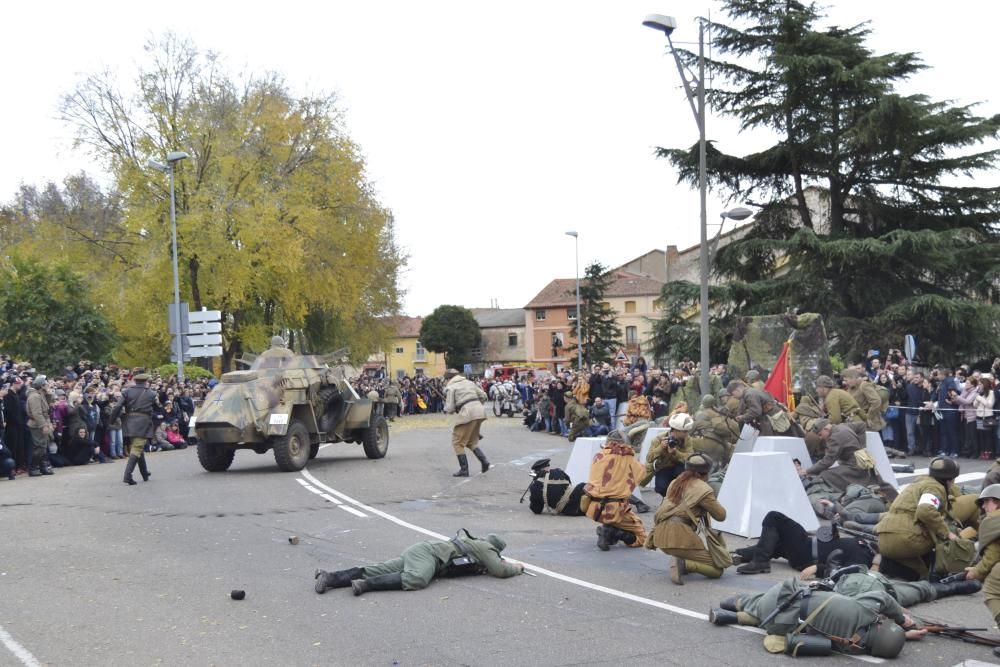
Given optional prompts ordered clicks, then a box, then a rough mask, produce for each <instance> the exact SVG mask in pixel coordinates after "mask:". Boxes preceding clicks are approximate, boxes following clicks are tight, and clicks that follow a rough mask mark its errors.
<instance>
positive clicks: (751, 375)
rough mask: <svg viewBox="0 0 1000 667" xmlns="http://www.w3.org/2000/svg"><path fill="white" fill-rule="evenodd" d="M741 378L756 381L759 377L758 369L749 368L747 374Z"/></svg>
mask: <svg viewBox="0 0 1000 667" xmlns="http://www.w3.org/2000/svg"><path fill="white" fill-rule="evenodd" d="M743 379H744V380H746V381H747V382H756V381H757V380H759V379H760V371H755V370H749V371H747V374H746V375H744V376H743Z"/></svg>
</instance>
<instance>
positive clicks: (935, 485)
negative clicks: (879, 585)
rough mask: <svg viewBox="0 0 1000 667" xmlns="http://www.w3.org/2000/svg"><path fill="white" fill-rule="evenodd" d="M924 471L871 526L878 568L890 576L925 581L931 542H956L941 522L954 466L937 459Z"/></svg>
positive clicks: (955, 537)
mask: <svg viewBox="0 0 1000 667" xmlns="http://www.w3.org/2000/svg"><path fill="white" fill-rule="evenodd" d="M928 472H929V474H928V475H925V476H922V477H918V478H917V480H916V481H915V482H913V483H912V484H910V485H909V486H907V487H906V488H905V489H904V490H903V491H902V493H900V494H899V496H898V497H897V498H896V500H894V501H893V503H892V505H891V506H890V507H889V511H888V512H887V513H886V514H885V516H884V517H882V520H881V521H879V522H878V525H876V526H875V532H876V534H878V547H879V553H881V554H882V569H883V570H884V571H886V572H891V574H892V576H894V577H897V576H898V577H899V578H906V579H910V580H914V579H926V578H927V575H928V573H929V572H930V568H929V562H930V559H929V556H931V555H932V554H933V551H934V543H935V540H936V541H938V542H943V541H944V540H957V539H959V538H958V535H956V534H955V533H954V532H952V531H951V530H949V528H948V524H947V522H946V521H945V519H946V517H947V515H948V512H949V509H950V505H949V502H950V498H951V497H952V496H953V495H954V492H953V487H954V485H953V481H954V479H955V478H956V477H958V472H959V468H958V463H956V462H955V461H954V460H952V459H950V458H948V457H946V456H939V457H936V458H934V459H932V460H931V462H930V465H929V466H928ZM897 571H898V574H897Z"/></svg>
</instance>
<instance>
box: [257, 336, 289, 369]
mask: <svg viewBox="0 0 1000 667" xmlns="http://www.w3.org/2000/svg"><path fill="white" fill-rule="evenodd" d="M294 356H295V353H294V352H292V351H291V350H289V349H288V348H287V347H285V339H284V338H282V337H281V336H272V337H271V347H269V348H267V349H266V350H264V351H263V352H261V353H260V355H259V356H258V357H257V360H258V361H261V360H263V361H264V362H266V363H261V364H260V365H261V366H263V367H265V368H277V367H278V366H280V365H281V360H282V359H291V358H292V357H294ZM269 360H274V361H269Z"/></svg>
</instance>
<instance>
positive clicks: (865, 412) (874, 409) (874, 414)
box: [850, 380, 885, 431]
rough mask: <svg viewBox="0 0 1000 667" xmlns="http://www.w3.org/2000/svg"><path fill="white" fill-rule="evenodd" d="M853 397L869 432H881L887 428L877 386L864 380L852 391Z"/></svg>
mask: <svg viewBox="0 0 1000 667" xmlns="http://www.w3.org/2000/svg"><path fill="white" fill-rule="evenodd" d="M850 393H851V397H852V398H853V399H854V400H855V402H856V403H857V404H858V407H859V408H861V414H862V418H863V419H864V422H865V427H866V428H867V429H868V430H869V431H881V430H882V429H884V428H885V419H883V418H882V397H881V396H880V395H879V393H878V389H876V388H875V385H874V384H872V383H871V382H869V381H868V380H864V381H862V382H861V384H859V385H858V386H857V387H855V388H854V389H851V391H850Z"/></svg>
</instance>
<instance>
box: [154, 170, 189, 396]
mask: <svg viewBox="0 0 1000 667" xmlns="http://www.w3.org/2000/svg"><path fill="white" fill-rule="evenodd" d="M188 157H189V156H188V154H187V153H185V152H184V151H170V152H169V153H167V163H166V164H162V163H160V162H157V161H156V160H150V161H149V162H148V164H149V166H150V167H152V168H153V169H156V170H157V171H162V172H163V173H165V174H169V175H170V233H171V236H172V244H171V245H172V249H173V261H174V318H175V320H176V322H177V334H176V335H175V341H174V352H175V353H176V354H177V382H179V383H180V382H184V339H183V334H182V333H181V331H183V326H182V325H181V287H180V279H179V278H178V274H177V210H176V208H175V206H174V165H176V164H177V163H178V162H180V161H181V160H185V159H187V158H188Z"/></svg>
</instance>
